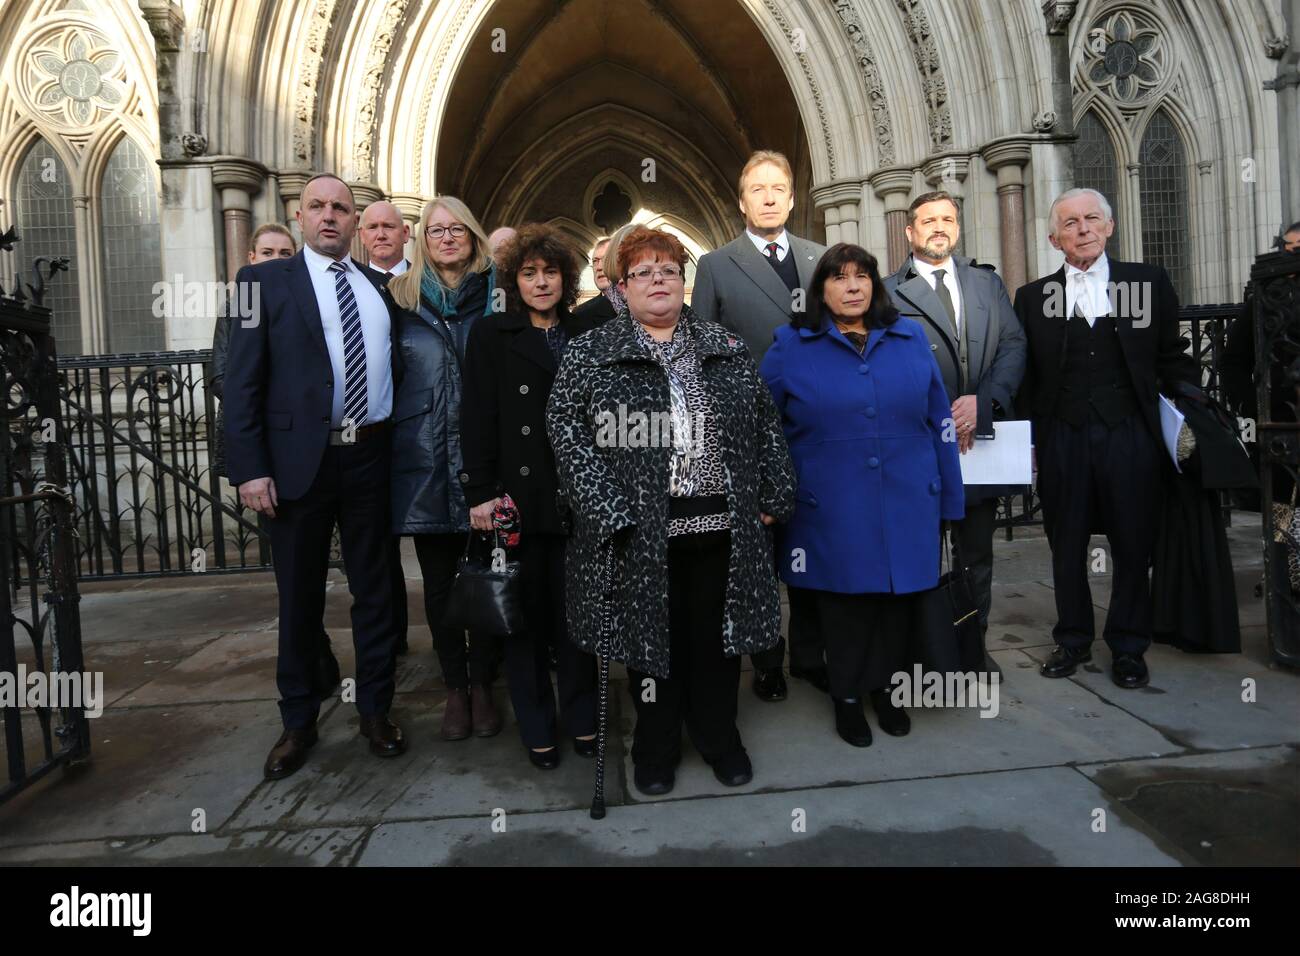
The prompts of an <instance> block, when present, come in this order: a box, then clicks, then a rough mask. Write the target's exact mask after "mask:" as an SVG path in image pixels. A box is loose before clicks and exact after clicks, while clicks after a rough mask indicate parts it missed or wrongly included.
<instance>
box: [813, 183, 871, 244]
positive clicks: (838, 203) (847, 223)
mask: <svg viewBox="0 0 1300 956" xmlns="http://www.w3.org/2000/svg"><path fill="white" fill-rule="evenodd" d="M812 199H813V203H814V205H815V206H816V208H818V209H821V210H823V211H824V212H825V215H826V243H827V245H834V244H835V243H837V242H851V243H853V244H855V245H856V244H858V242H859V238H858V236H859V230H858V215H859V212H858V209H859V207H860V204H861V202H862V183H860V182H858V181H856V180H853V181H845V182H838V183H831V184H830V185H828V186H821V187H819V188H817V189H814V190H813V191H812ZM832 233H833V235H832Z"/></svg>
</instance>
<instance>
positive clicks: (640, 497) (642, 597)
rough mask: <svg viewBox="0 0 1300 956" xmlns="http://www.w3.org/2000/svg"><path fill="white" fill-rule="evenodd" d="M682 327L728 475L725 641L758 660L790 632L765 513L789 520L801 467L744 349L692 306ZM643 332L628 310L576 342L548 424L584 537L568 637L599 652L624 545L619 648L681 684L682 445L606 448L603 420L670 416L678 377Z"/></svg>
mask: <svg viewBox="0 0 1300 956" xmlns="http://www.w3.org/2000/svg"><path fill="white" fill-rule="evenodd" d="M680 321H682V322H686V323H687V330H688V331H689V333H690V334H691V335H692V336H694V338H695V343H696V349H697V352H698V354H699V357H700V363H701V367H702V370H703V374H704V380H705V383H706V388H707V391H708V394H709V396H710V398H711V400H712V408H711V410H710V413H711V415H712V416H713V417H714V419H715V422H716V426H717V432H718V437H719V441H720V444H721V452H722V458H723V466H724V469H725V471H726V479H727V506H728V511H729V513H730V517H731V557H730V563H729V567H728V570H727V594H726V610H725V616H724V618H723V625H722V631H721V633H719V634H718V641H719V643H720V644H721V646H722V651H723V653H724V654H726V655H727V656H729V657H735V656H738V655H740V654H753V653H755V652H756V651H762V650H766V649H768V648H770V647H772V646H774V645H775V644H776V642H777V640H778V639H779V637H780V629H781V605H780V591H779V586H778V583H777V577H776V569H775V566H774V565H773V551H772V532H771V529H770V528H769V527H766V526H764V525H763V523H762V521H761V520H760V518H759V512H764V513H766V514H769V515H771V516H772V517H774V518H776V519H777V520H778V521H783V520H785V519H786V518H788V517H789V516H790V514H791V513H792V512H793V511H794V490H795V474H794V466H793V464H792V463H791V461H790V452H789V450H788V449H787V448H786V443H785V435H784V433H783V432H782V430H781V417H780V415H779V413H778V412H777V410H776V406H775V405H774V404H773V402H772V395H771V393H770V392H769V391H768V388H767V386H766V385H765V384H764V383H763V380H762V379H761V378H759V375H758V371H757V369H755V367H754V363H753V360H752V359H751V358H750V357H749V353H748V351H747V350H746V348H745V343H744V342H743V341H742V340H741V339H740V337H739V336H738V335H736V334H735V333H734V332H729V331H727V330H726V329H724V328H723V327H722V326H721V325H719V324H718V323H716V322H711V321H708V320H705V319H701V318H699V317H698V316H696V315H695V313H694V312H692V311H691V309H690V308H689V307H685V308H683V309H682V318H681V320H680ZM633 322H634V320H633V319H632V317H631V315H630V314H629V313H628V312H627V310H626V309H624V310H623V312H622V313H621V314H620V315H619V316H618V317H617V318H615V319H612V320H610V321H609V322H606V323H605V324H604V325H602V326H600V328H598V329H596V330H595V331H594V332H592V333H590V334H589V335H586V336H584V337H583V338H581V339H579V340H578V341H577V342H575V343H573V344H572V345H570V346H569V352H568V354H567V355H566V356H565V357H564V365H563V367H562V368H561V369H560V375H559V377H558V378H557V379H556V382H555V387H554V389H553V390H552V392H551V403H550V407H549V408H548V409H547V413H546V424H547V428H548V429H549V431H550V434H551V444H552V445H553V446H554V448H555V455H556V464H557V467H558V469H559V475H560V482H561V485H562V486H563V490H564V495H565V497H566V499H567V501H568V503H569V505H570V507H571V508H572V511H573V522H574V541H573V546H571V547H570V548H569V549H568V551H567V553H566V556H565V603H566V607H567V609H568V621H569V638H570V640H572V641H573V642H574V643H576V644H577V645H578V646H579V647H581V648H582V649H584V650H586V651H590V652H595V651H597V650H598V646H599V642H600V636H601V635H600V619H601V609H602V605H603V604H604V602H605V601H606V597H607V594H606V592H605V590H604V586H605V584H604V579H605V573H604V560H605V555H606V553H607V552H606V548H607V547H608V546H610V545H611V541H612V540H613V539H614V538H615V536H618V538H619V541H620V544H619V546H618V547H617V548H616V554H617V558H616V568H615V581H614V582H613V589H612V592H611V593H612V595H613V604H612V611H613V615H612V628H611V631H612V634H611V637H610V644H609V647H608V648H607V652H608V653H609V655H610V657H611V658H612V659H613V660H618V661H623V662H624V663H626V664H627V666H628V667H632V668H635V669H636V670H641V671H646V672H648V673H651V674H656V675H658V676H660V677H669V676H672V675H670V674H669V673H668V662H669V631H668V503H669V501H668V497H669V496H668V469H669V461H670V458H671V451H672V449H671V448H670V447H667V446H666V443H660V444H659V447H629V446H631V445H632V443H631V442H623V443H619V442H609V441H605V442H599V441H598V440H597V436H598V433H599V431H600V429H601V426H602V423H605V422H608V421H612V420H616V419H618V417H619V410H620V407H622V408H623V409H624V410H625V413H626V414H630V413H631V412H642V413H644V414H646V415H647V416H653V415H655V414H656V413H658V414H664V415H666V414H668V413H669V408H670V406H669V390H668V377H667V374H666V373H665V372H664V370H663V368H662V367H661V366H660V365H658V364H657V363H656V362H655V360H654V358H653V357H652V356H651V355H650V352H649V350H648V349H647V348H646V346H645V345H643V344H642V343H641V342H640V340H639V338H638V336H637V335H636V333H635V329H634V326H633ZM610 416H612V418H611V417H610ZM640 444H641V443H638V445H640ZM647 444H648V443H647ZM624 529H631V530H630V531H626V530H624ZM627 535H630V537H627V538H626V540H625V541H624V540H623V538H624V537H625V536H627Z"/></svg>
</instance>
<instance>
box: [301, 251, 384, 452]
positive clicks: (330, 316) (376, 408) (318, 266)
mask: <svg viewBox="0 0 1300 956" xmlns="http://www.w3.org/2000/svg"><path fill="white" fill-rule="evenodd" d="M302 256H303V259H304V260H305V261H306V263H307V274H308V275H310V276H311V284H312V287H313V288H314V289H315V290H316V306H317V308H319V309H320V322H321V327H322V329H323V330H324V332H325V347H326V348H327V349H328V350H329V353H330V365H331V366H332V367H333V369H334V407H333V408H332V409H331V410H330V428H333V429H339V428H342V427H343V383H344V382H346V381H347V375H346V374H345V372H344V365H343V323H342V322H340V321H339V299H338V293H337V291H335V286H334V273H333V272H331V271H330V266H331V265H333V264H334V260H333V259H331V258H329V257H328V256H323V255H321V254H320V253H319V252H317V251H316V250H314V249H312V248H311V246H306V245H305V246H303V247H302ZM340 261H341V262H342V263H343V265H344V267H345V268H346V269H347V280H348V285H350V286H351V287H352V295H353V296H355V297H356V300H357V315H358V316H359V318H360V319H361V336H362V341H363V342H365V346H366V420H365V421H364V422H356V423H355V424H356V425H358V426H360V425H369V424H372V423H374V422H382V421H384V420H385V419H386V418H388V417H389V415H390V414H392V410H393V366H392V348H393V347H392V339H391V337H390V335H391V325H390V320H389V318H388V307H387V306H385V305H384V300H383V298H382V297H380V295H379V292H378V290H376V289H375V287H374V286H373V285H371V282H370V280H369V279H367V278H366V277H365V276H363V275H362V274H361V272H360V270H359V269H358V268H357V265H356V263H355V262H353V261H352V258H351V257H350V256H344V258H343V259H342V260H340Z"/></svg>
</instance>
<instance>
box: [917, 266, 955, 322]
mask: <svg viewBox="0 0 1300 956" xmlns="http://www.w3.org/2000/svg"><path fill="white" fill-rule="evenodd" d="M912 268H913V269H915V270H916V274H917V275H919V276H920V277H921V278H922V279H924V280H925V281H926V284H927V285H929V286H930V288H931V289H934V274H935V272H936V271H938V270H939V269H942V270H943V285H944V288H945V289H947V290H948V295H950V296H951V297H952V310H953V312H955V313H957V314H956V319H955V321H956V323H957V334H958V335H961V320H962V311H961V286H960V285H959V284H958V282H957V263H955V262H953V261H952V257H951V256H949V257H948V259H947V260H946V261H944V262H941V263H940V264H939V265H937V266H932V265H930V263H928V262H923V261H922V260H920V259H918V258H916V257H915V256H913V257H912ZM935 294H936V295H937V294H938V290H937V289H935Z"/></svg>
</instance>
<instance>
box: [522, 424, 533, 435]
mask: <svg viewBox="0 0 1300 956" xmlns="http://www.w3.org/2000/svg"><path fill="white" fill-rule="evenodd" d="M532 433H533V430H532V429H531V428H529V427H528V426H527V425H525V426H524V427H523V428H521V429H519V434H521V435H531V434H532Z"/></svg>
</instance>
